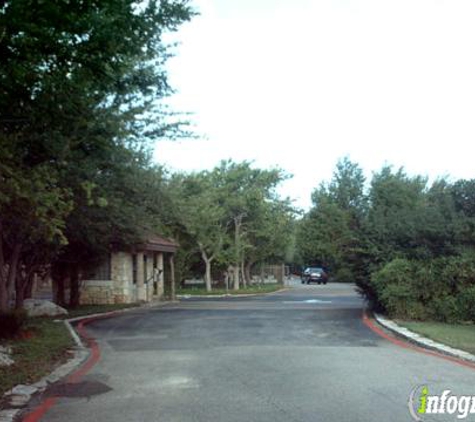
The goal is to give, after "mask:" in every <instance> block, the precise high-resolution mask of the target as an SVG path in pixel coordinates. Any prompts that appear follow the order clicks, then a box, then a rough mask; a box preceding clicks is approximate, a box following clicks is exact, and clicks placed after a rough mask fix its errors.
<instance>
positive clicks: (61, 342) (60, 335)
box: [0, 318, 74, 396]
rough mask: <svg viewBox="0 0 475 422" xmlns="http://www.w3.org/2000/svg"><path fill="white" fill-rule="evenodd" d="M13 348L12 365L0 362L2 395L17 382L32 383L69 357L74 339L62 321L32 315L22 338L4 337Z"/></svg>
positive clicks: (0, 393)
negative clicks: (8, 338) (0, 363)
mask: <svg viewBox="0 0 475 422" xmlns="http://www.w3.org/2000/svg"><path fill="white" fill-rule="evenodd" d="M2 345H7V346H9V347H11V348H12V352H13V353H12V358H13V360H14V361H15V363H14V364H13V365H11V366H0V396H1V395H3V393H4V392H5V391H7V390H9V389H11V388H12V387H14V386H15V385H17V384H31V383H34V382H36V381H39V380H40V379H41V378H42V377H43V376H45V375H48V374H49V373H50V372H51V371H52V370H54V369H55V368H56V367H57V366H58V364H59V363H62V362H64V361H66V360H67V359H68V357H70V356H71V355H70V352H69V350H70V349H71V347H72V346H74V342H73V340H72V338H71V335H70V334H69V332H68V329H67V328H66V326H65V325H64V323H63V322H62V321H58V322H54V321H53V320H52V319H49V318H35V319H30V320H28V322H27V323H26V326H25V329H24V330H23V335H22V338H19V339H15V340H6V341H2Z"/></svg>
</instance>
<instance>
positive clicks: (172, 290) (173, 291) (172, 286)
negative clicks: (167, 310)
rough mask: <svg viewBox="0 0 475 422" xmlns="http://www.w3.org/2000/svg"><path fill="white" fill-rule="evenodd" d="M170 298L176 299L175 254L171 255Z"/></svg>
mask: <svg viewBox="0 0 475 422" xmlns="http://www.w3.org/2000/svg"><path fill="white" fill-rule="evenodd" d="M170 296H171V300H175V299H176V288H175V259H174V256H173V254H171V255H170Z"/></svg>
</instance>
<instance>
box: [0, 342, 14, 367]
mask: <svg viewBox="0 0 475 422" xmlns="http://www.w3.org/2000/svg"><path fill="white" fill-rule="evenodd" d="M11 353H12V350H11V349H10V348H9V347H5V346H0V366H10V365H12V364H14V363H15V361H14V360H13V359H12V358H11V357H10V355H11Z"/></svg>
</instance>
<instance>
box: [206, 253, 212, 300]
mask: <svg viewBox="0 0 475 422" xmlns="http://www.w3.org/2000/svg"><path fill="white" fill-rule="evenodd" d="M205 265H206V274H205V283H206V291H207V292H210V291H211V261H210V260H207V261H205Z"/></svg>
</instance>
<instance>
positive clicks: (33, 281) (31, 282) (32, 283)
mask: <svg viewBox="0 0 475 422" xmlns="http://www.w3.org/2000/svg"><path fill="white" fill-rule="evenodd" d="M37 282H38V275H37V274H36V273H35V272H32V274H31V275H30V277H29V278H28V282H27V284H26V289H25V299H31V298H32V297H33V290H38V286H37ZM33 288H34V289H33Z"/></svg>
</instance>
